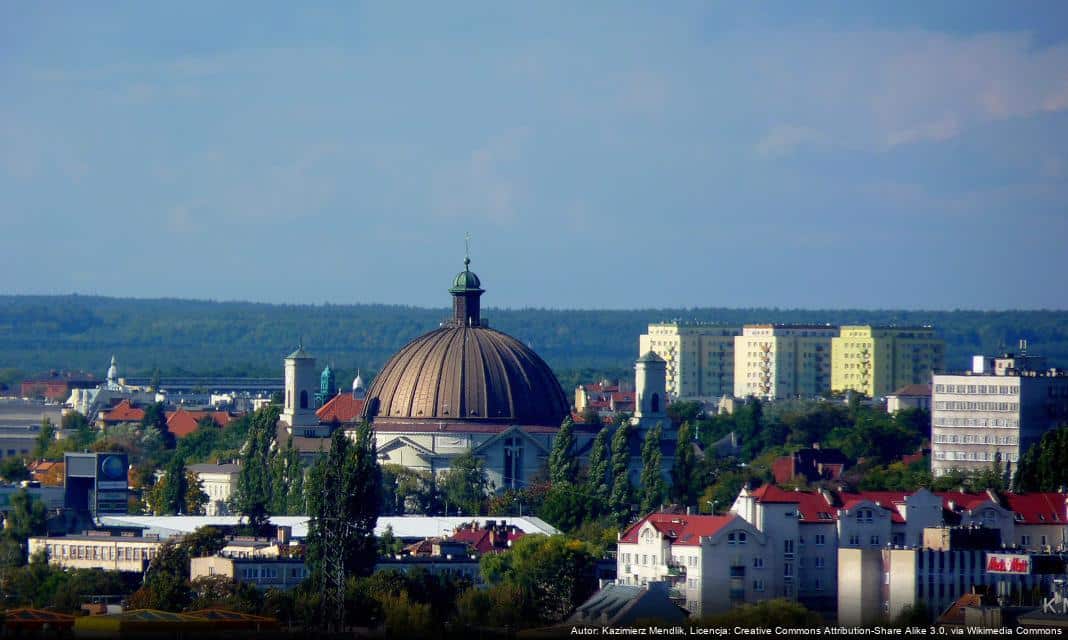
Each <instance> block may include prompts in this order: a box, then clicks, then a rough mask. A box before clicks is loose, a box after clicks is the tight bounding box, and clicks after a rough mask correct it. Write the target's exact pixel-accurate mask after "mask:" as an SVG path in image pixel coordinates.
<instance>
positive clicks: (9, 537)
mask: <svg viewBox="0 0 1068 640" xmlns="http://www.w3.org/2000/svg"><path fill="white" fill-rule="evenodd" d="M47 516H48V513H47V509H45V506H44V503H43V502H41V501H40V500H34V499H33V496H31V495H30V493H29V492H28V491H26V490H25V489H20V490H19V491H17V492H15V493H13V494H11V507H10V509H9V510H8V511H7V515H6V518H5V520H4V528H3V529H0V542H2V543H3V544H2V546H0V566H19V565H22V564H23V563H25V562H26V557H27V551H28V548H29V546H28V545H29V542H28V540H27V538H29V537H30V536H39V535H43V534H44V533H46V532H47V530H48V527H47Z"/></svg>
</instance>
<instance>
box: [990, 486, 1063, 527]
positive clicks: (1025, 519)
mask: <svg viewBox="0 0 1068 640" xmlns="http://www.w3.org/2000/svg"><path fill="white" fill-rule="evenodd" d="M1066 499H1068V497H1066V496H1065V494H1063V493H1053V492H1049V493H1023V494H1019V493H1009V494H1005V506H1006V507H1007V508H1008V509H1009V510H1011V511H1014V512H1015V513H1016V514H1017V517H1016V524H1024V525H1027V524H1039V525H1041V524H1065V523H1066V515H1068V514H1066V513H1065V500H1066Z"/></svg>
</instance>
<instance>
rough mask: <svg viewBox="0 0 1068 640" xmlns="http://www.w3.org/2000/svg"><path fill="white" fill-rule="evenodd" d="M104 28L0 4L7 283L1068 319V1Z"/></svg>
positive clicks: (218, 14) (134, 19) (187, 21)
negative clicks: (1057, 315) (468, 262)
mask: <svg viewBox="0 0 1068 640" xmlns="http://www.w3.org/2000/svg"><path fill="white" fill-rule="evenodd" d="M108 4H109V6H107V7H104V6H102V5H101V3H26V2H14V1H8V2H0V274H2V276H0V278H2V279H0V291H3V292H8V293H69V292H79V293H96V294H104V295H112V296H134V297H160V296H168V297H171V296H175V297H195V298H213V299H226V300H235V299H238V300H257V301H268V302H333V303H350V302H388V303H401V304H413V305H421V306H444V305H445V304H447V303H448V299H447V294H446V292H445V289H446V288H447V286H448V284H449V281H450V279H451V277H452V276H453V274H454V273H455V272H456V271H457V270H458V269H459V268H460V267H461V266H462V259H463V252H464V233H465V232H470V234H471V237H472V250H471V253H472V267H473V268H474V269H475V270H476V271H477V272H478V273H479V275H480V276H481V278H482V280H483V284H484V286H485V287H486V288H487V290H488V293H487V294H486V296H485V298H484V304H486V305H489V306H508V307H525V306H542V307H597V308H601V307H604V308H608V307H611V308H626V307H662V306H672V307H693V306H728V307H739V306H777V307H808V308H816V307H819V308H825V307H869V308H891V307H903V308H927V309H944V308H1014V307H1020V308H1060V309H1064V308H1068V284H1066V281H1065V272H1066V268H1065V264H1066V258H1068V3H1064V2H1057V1H1053V2H1048V3H1027V2H1023V3H1021V2H1013V3H1009V2H982V1H975V0H968V1H962V2H948V1H947V2H938V3H926V2H906V3H900V2H893V3H885V4H884V3H877V2H852V1H846V0H843V1H842V2H836V3H829V4H817V5H812V6H806V7H805V9H804V10H803V11H800V10H799V8H800V7H801V6H802V3H795V2H781V3H773V2H763V3H752V2H746V3H735V2H724V3H708V2H697V3H686V2H670V3H646V4H630V3H626V4H624V3H619V2H606V3H603V4H595V3H587V2H562V3H559V4H554V3H550V2H537V3H527V4H524V5H521V4H520V3H511V2H505V3H501V2H486V3H476V4H468V3H451V2H450V3H441V2H437V3H403V2H390V3H378V4H363V3H353V2H339V3H337V4H318V5H314V7H312V8H306V7H300V8H297V7H295V6H293V5H294V4H295V3H263V2H247V3H240V2H227V3H218V2H201V3H198V2H175V3H169V5H170V6H164V3H155V2H150V3H145V2H130V3H118V2H115V3H108ZM302 4H303V3H302ZM932 4H933V5H935V6H934V7H933V8H932V7H931V6H930V5H932Z"/></svg>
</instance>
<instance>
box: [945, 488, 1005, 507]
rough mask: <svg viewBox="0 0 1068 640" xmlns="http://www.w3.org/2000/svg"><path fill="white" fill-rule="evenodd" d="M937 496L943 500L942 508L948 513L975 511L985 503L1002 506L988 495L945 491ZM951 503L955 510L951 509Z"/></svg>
mask: <svg viewBox="0 0 1068 640" xmlns="http://www.w3.org/2000/svg"><path fill="white" fill-rule="evenodd" d="M935 495H937V496H938V497H940V498H942V508H943V509H946V510H947V511H956V510H959V509H966V510H968V511H971V510H972V509H975V508H976V507H978V506H979V505H981V504H983V503H984V502H993V503H994V504H997V505H998V506H1001V505H1000V504H998V502H997V501H996V500H994V499H993V498H991V497H990V496H989V495H988V494H986V493H965V492H961V491H944V492H938V493H936V494H935ZM950 502H952V503H953V506H954V507H955V508H954V509H950V508H949V503H950Z"/></svg>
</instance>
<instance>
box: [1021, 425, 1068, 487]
mask: <svg viewBox="0 0 1068 640" xmlns="http://www.w3.org/2000/svg"><path fill="white" fill-rule="evenodd" d="M1065 460H1068V426H1062V427H1059V428H1057V429H1052V430H1050V431H1047V432H1046V433H1044V434H1043V435H1042V439H1041V440H1039V441H1038V442H1037V443H1035V444H1033V445H1031V446H1030V447H1029V448H1028V449H1027V451H1026V452H1025V453H1024V455H1023V456H1021V457H1020V460H1019V462H1018V463H1017V466H1016V475H1015V477H1014V479H1013V487H1014V488H1015V489H1016V490H1017V491H1059V490H1061V487H1065V486H1068V465H1066V464H1065Z"/></svg>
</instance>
